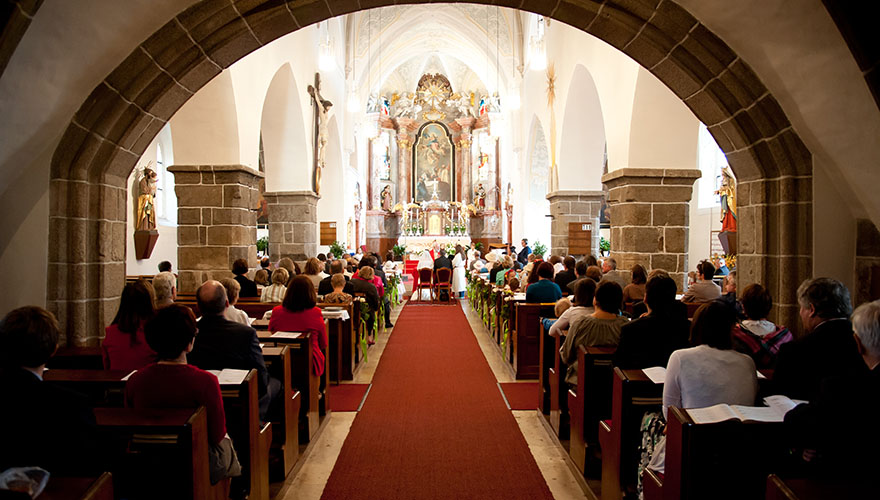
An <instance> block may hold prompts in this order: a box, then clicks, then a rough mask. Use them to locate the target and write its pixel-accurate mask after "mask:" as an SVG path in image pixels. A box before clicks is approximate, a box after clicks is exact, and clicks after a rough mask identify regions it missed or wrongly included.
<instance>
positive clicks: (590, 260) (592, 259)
mask: <svg viewBox="0 0 880 500" xmlns="http://www.w3.org/2000/svg"><path fill="white" fill-rule="evenodd" d="M584 262H585V263H586V264H587V267H590V266H596V267H599V259H597V258H596V256H595V255H593V254H590V255H587V256H586V257H584ZM599 272H602V268H601V267H600V268H599ZM596 283H598V281H597V282H596Z"/></svg>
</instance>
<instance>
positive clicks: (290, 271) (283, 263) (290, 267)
mask: <svg viewBox="0 0 880 500" xmlns="http://www.w3.org/2000/svg"><path fill="white" fill-rule="evenodd" d="M279 269H284V270H286V271H287V282H285V283H284V286H285V289H286V287H287V283H290V281H291V280H292V279H293V277H294V276H296V274H297V272H296V269H297V268H296V263H294V262H293V260H292V259H291V258H290V257H282V258H281V260H279V261H278V266H277V267H276V268H275V271H277V270H279ZM275 271H272V274H275ZM271 280H272V277H271V276H270V277H269V281H270V282H271Z"/></svg>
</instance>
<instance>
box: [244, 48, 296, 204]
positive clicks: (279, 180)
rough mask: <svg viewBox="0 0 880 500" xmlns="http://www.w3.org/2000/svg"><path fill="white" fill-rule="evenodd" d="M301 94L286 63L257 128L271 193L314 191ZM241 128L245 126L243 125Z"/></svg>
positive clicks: (267, 96) (280, 71) (272, 87)
mask: <svg viewBox="0 0 880 500" xmlns="http://www.w3.org/2000/svg"><path fill="white" fill-rule="evenodd" d="M297 90H298V86H297V82H296V80H295V79H294V76H293V72H292V71H291V69H290V64H288V63H285V64H284V65H283V66H281V68H280V69H279V70H278V72H277V73H276V74H275V77H274V78H273V79H272V83H271V84H270V85H269V90H268V91H267V92H266V100H265V102H264V103H263V104H262V109H263V116H262V121H261V123H260V125H259V126H258V127H257V128H258V130H261V131H262V134H263V158H264V160H265V162H266V163H265V165H266V172H265V173H266V190H267V191H300V190H307V189H311V188H312V175H311V171H310V168H309V166H310V165H311V162H310V161H309V160H310V156H309V155H308V154H307V151H308V148H307V146H306V144H307V141H306V132H305V130H304V128H303V118H302V115H303V112H302V108H301V107H300V100H299V99H298V96H297V93H298V92H297ZM239 128H240V129H243V128H245V125H244V124H240V125H239Z"/></svg>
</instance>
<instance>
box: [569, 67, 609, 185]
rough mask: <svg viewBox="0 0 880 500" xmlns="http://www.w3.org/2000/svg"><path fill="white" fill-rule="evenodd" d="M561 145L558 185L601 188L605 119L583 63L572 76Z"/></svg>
mask: <svg viewBox="0 0 880 500" xmlns="http://www.w3.org/2000/svg"><path fill="white" fill-rule="evenodd" d="M559 144H560V150H559V166H558V168H559V185H560V186H565V189H567V190H568V189H574V190H578V189H600V188H601V185H600V179H601V178H602V166H603V164H604V161H605V122H604V120H603V118H602V105H601V103H600V102H599V92H598V90H596V84H595V83H594V82H593V77H592V76H591V75H590V71H589V70H588V69H587V68H585V67H584V66H583V65H582V64H578V65H577V66H576V67H575V69H574V73H573V74H572V77H571V85H570V86H569V88H568V96H566V99H565V113H564V114H563V118H562V137H561V138H560V141H559Z"/></svg>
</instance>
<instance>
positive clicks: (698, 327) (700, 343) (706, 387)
mask: <svg viewBox="0 0 880 500" xmlns="http://www.w3.org/2000/svg"><path fill="white" fill-rule="evenodd" d="M710 265H711V264H710ZM735 321H736V317H735V316H734V314H733V310H732V309H731V308H729V307H727V306H726V305H725V304H723V303H722V302H720V301H713V302H709V303H706V304H703V305H702V306H700V308H699V309H697V312H696V313H695V314H694V321H693V324H692V325H691V342H692V343H693V344H694V345H696V346H697V347H691V348H688V349H679V350H677V351H675V352H673V353H672V355H671V356H670V357H669V362H668V363H667V366H666V380H665V382H664V384H663V408H662V410H663V416H664V417H666V414H667V411H668V409H669V407H670V406H675V407H677V408H706V407H708V406H714V405H717V404H721V403H727V404H731V405H734V404H736V405H745V406H754V404H755V396H756V395H757V392H758V377H757V373H756V371H755V363H754V362H752V358H750V357H748V356H746V355H745V354H742V353H738V352H736V351H734V350H733V349H732V348H731V337H730V332H731V329H732V328H733V325H734V323H735ZM642 439H643V441H644V440H646V439H648V437H647V436H643V438H642ZM661 440H665V436H664V437H663V438H661ZM654 450H655V452H654V456H652V457H651V463H650V465H648V467H649V468H651V469H652V470H656V471H658V472H661V473H662V472H664V470H663V469H664V464H665V451H666V447H665V446H657V447H655V448H654ZM644 465H645V464H644V463H643V464H641V465H640V469H641V468H642V467H643V466H644ZM639 472H641V470H640V471H639Z"/></svg>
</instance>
